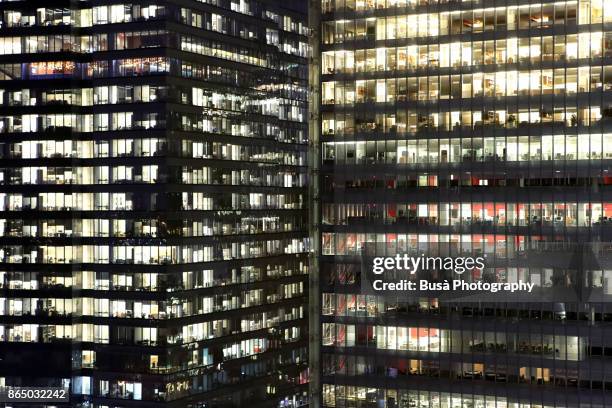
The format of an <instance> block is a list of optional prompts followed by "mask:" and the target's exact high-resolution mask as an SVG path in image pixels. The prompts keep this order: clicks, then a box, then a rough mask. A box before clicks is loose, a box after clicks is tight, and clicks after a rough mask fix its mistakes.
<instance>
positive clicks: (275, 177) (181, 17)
mask: <svg viewBox="0 0 612 408" xmlns="http://www.w3.org/2000/svg"><path fill="white" fill-rule="evenodd" d="M48 3H49V4H46V3H40V2H30V1H13V2H1V3H0V105H1V106H0V134H1V138H0V139H1V140H0V345H1V347H0V386H70V389H71V403H70V406H81V407H94V406H95V407H100V408H102V407H149V406H150V407H154V406H159V407H166V406H174V407H206V408H214V407H223V408H225V407H243V406H246V405H247V404H249V405H250V406H253V407H257V406H262V407H263V406H266V407H278V406H283V407H297V406H301V405H304V404H305V403H306V401H307V395H306V387H307V385H306V383H307V367H306V362H307V340H306V338H305V336H306V327H307V318H306V307H305V305H306V296H307V284H306V282H307V273H308V260H307V251H308V239H307V230H308V226H307V224H306V222H305V219H306V216H305V214H306V207H305V206H306V201H307V197H306V196H307V189H306V187H305V186H306V184H305V183H306V167H305V166H306V162H305V161H306V138H307V135H306V132H307V127H306V124H305V110H306V77H305V75H306V60H305V58H304V57H305V54H304V49H305V44H306V42H307V27H306V26H305V19H304V17H303V15H302V14H300V13H299V12H297V11H295V10H296V8H295V7H293V9H290V8H287V9H285V8H283V7H282V6H281V5H279V4H278V3H275V2H266V1H254V0H241V1H229V0H228V1H225V0H223V1H217V0H214V1H208V0H207V1H182V2H179V1H176V2H175V1H168V2H165V1H164V2H152V3H150V2H122V1H110V2H104V4H99V3H96V2H94V3H90V2H86V1H85V2H79V3H78V4H76V3H74V2H66V1H62V0H58V1H56V0H54V1H52V2H48ZM290 3H292V2H290V1H289V2H286V4H287V5H290Z"/></svg>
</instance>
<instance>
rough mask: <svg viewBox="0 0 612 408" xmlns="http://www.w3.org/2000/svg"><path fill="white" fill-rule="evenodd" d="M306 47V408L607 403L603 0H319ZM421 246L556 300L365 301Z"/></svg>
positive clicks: (610, 373)
mask: <svg viewBox="0 0 612 408" xmlns="http://www.w3.org/2000/svg"><path fill="white" fill-rule="evenodd" d="M320 36H321V38H320V39H319V42H318V46H319V47H320V50H319V52H318V54H317V55H318V56H319V57H320V60H318V61H315V65H316V66H314V67H313V69H315V70H316V71H317V74H318V75H320V81H319V85H320V86H319V88H318V91H319V92H320V104H321V109H320V116H319V117H318V119H317V123H318V125H319V128H318V135H317V136H318V137H319V138H320V140H319V144H318V147H319V148H320V154H321V160H322V163H321V166H320V167H321V170H320V174H319V178H320V180H319V183H318V188H319V191H318V194H319V197H320V207H321V224H320V226H319V227H320V238H321V249H320V262H319V264H318V268H319V277H320V279H319V281H318V282H315V287H317V288H318V291H319V294H320V297H319V299H317V301H318V305H319V309H320V322H319V323H320V330H321V338H320V344H319V346H320V349H321V351H320V367H317V374H318V376H317V378H318V383H317V384H316V386H314V387H313V390H315V391H316V395H317V397H318V398H320V399H321V406H324V407H386V408H396V407H401V408H408V407H419V408H420V407H428V408H431V407H436V408H451V407H452V408H459V407H461V408H466V407H470V408H472V407H473V408H476V407H478V408H485V407H486V408H489V407H503V408H506V407H507V408H519V407H521V408H522V407H534V408H535V407H538V408H543V407H546V408H549V407H607V406H612V393H611V392H610V391H611V390H612V379H611V378H612V360H610V355H611V354H610V353H611V351H612V349H611V348H610V340H609V339H610V338H611V334H612V326H611V325H610V321H611V319H612V308H611V306H610V302H609V300H610V297H609V295H610V293H611V289H612V288H611V287H610V282H612V280H611V278H612V276H611V273H612V271H611V269H612V265H611V264H610V262H609V255H610V246H609V243H610V238H611V236H612V224H610V218H611V217H612V189H611V183H612V179H611V178H610V176H609V172H610V159H612V2H610V1H609V0H578V1H558V2H557V1H553V2H541V1H536V2H533V1H531V2H527V1H521V0H519V1H479V0H475V1H469V0H468V1H445V0H322V2H321V22H320ZM317 233H319V231H317ZM433 247H436V248H446V249H447V251H450V253H456V254H462V253H469V254H479V255H486V257H487V263H486V266H485V268H483V269H482V270H477V269H472V270H470V271H469V273H466V274H465V275H464V276H463V279H469V280H474V281H477V280H484V281H488V282H518V281H523V282H530V283H534V284H535V288H536V290H537V293H542V294H550V293H552V296H550V297H548V298H545V297H541V298H534V297H530V298H527V299H528V300H526V301H520V302H517V301H514V300H513V298H512V297H504V296H500V297H499V301H492V300H490V299H489V301H488V302H482V301H479V299H478V298H476V299H470V301H465V300H461V301H460V300H459V299H455V300H452V299H451V300H450V301H443V300H442V299H441V298H440V297H437V296H432V295H427V294H423V295H421V296H420V297H416V298H414V297H410V296H409V295H408V294H406V293H397V294H396V295H395V296H389V295H386V296H382V295H378V294H376V293H371V292H367V293H366V292H364V291H363V290H362V289H363V284H364V279H365V278H364V276H365V272H366V271H365V268H367V267H368V265H367V263H363V261H362V259H363V255H364V251H366V250H367V249H368V248H375V249H376V251H378V254H382V255H386V256H394V255H395V254H414V255H416V256H420V254H421V253H426V254H427V253H429V251H431V249H432V248H433ZM453 251H454V252H453ZM468 275H469V277H468ZM439 277H440V276H438V278H439ZM429 278H430V279H431V280H434V278H436V277H435V276H434V275H433V273H432V275H430V276H429ZM311 287H312V286H311ZM517 296H518V295H517Z"/></svg>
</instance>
